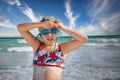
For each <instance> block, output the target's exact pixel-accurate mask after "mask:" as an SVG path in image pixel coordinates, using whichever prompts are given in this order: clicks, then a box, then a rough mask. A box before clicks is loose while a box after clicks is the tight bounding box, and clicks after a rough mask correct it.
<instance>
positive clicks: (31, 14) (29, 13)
mask: <svg viewBox="0 0 120 80" xmlns="http://www.w3.org/2000/svg"><path fill="white" fill-rule="evenodd" d="M20 9H21V10H22V8H20ZM22 13H23V14H25V15H26V16H27V17H28V18H30V20H31V21H32V22H35V21H38V18H36V16H35V13H34V12H33V10H32V8H30V7H29V6H26V7H25V8H24V9H23V10H22Z"/></svg>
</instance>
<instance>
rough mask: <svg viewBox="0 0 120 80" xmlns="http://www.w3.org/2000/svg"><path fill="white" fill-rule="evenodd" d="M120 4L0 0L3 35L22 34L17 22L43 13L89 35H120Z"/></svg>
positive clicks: (101, 0)
mask: <svg viewBox="0 0 120 80" xmlns="http://www.w3.org/2000/svg"><path fill="white" fill-rule="evenodd" d="M119 4H120V0H0V36H2V37H3V36H20V34H19V33H18V31H17V25H18V24H20V23H24V22H37V21H39V20H40V19H41V18H42V17H43V16H47V17H54V18H58V19H60V20H61V21H62V22H63V24H64V25H65V26H68V27H69V28H71V29H74V30H77V31H80V32H82V33H84V34H86V35H120V5H119ZM31 32H32V33H33V34H34V35H36V34H37V33H38V31H37V30H36V29H34V30H32V31H31ZM63 35H66V34H65V33H63Z"/></svg>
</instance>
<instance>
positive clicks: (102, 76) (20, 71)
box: [0, 35, 120, 80]
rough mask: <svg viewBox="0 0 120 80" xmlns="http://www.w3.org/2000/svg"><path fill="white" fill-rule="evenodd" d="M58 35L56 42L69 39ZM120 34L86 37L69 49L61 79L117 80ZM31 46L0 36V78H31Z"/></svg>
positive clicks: (23, 79) (18, 40)
mask: <svg viewBox="0 0 120 80" xmlns="http://www.w3.org/2000/svg"><path fill="white" fill-rule="evenodd" d="M72 39H73V38H72V37H61V38H59V39H58V41H57V42H58V43H61V42H65V41H70V40H72ZM119 50H120V36H119V35H116V36H113V35H111V36H89V40H88V42H87V43H86V44H85V45H83V46H82V47H80V48H78V49H77V50H74V51H72V52H70V53H69V54H68V56H67V60H66V62H65V69H64V70H63V80H120V75H119V74H120V51H119ZM32 58H33V53H32V48H31V47H30V45H28V44H27V43H26V41H25V40H24V39H22V38H16V37H14V38H0V80H31V79H32Z"/></svg>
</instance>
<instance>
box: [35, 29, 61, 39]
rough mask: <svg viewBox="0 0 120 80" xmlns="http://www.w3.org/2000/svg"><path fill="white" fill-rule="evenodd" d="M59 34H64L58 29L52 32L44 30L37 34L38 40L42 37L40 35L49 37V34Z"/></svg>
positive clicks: (51, 30)
mask: <svg viewBox="0 0 120 80" xmlns="http://www.w3.org/2000/svg"><path fill="white" fill-rule="evenodd" d="M58 32H60V34H62V32H61V31H60V30H58V29H56V28H51V29H50V30H47V29H44V30H42V31H40V33H39V34H37V36H36V38H38V37H39V36H40V34H42V35H48V34H49V33H51V34H56V33H58Z"/></svg>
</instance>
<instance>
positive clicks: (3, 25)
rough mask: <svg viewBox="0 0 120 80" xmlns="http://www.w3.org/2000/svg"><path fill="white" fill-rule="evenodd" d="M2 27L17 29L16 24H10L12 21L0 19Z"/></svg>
mask: <svg viewBox="0 0 120 80" xmlns="http://www.w3.org/2000/svg"><path fill="white" fill-rule="evenodd" d="M0 26H2V27H8V28H16V26H15V25H14V24H12V23H11V22H10V20H8V19H5V18H3V17H0Z"/></svg>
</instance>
